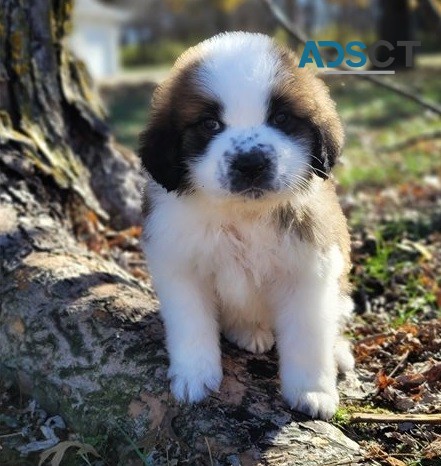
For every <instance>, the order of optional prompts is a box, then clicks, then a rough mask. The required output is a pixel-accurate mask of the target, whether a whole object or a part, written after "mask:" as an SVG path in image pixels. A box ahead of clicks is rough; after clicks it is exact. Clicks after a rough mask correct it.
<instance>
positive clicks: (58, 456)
mask: <svg viewBox="0 0 441 466" xmlns="http://www.w3.org/2000/svg"><path fill="white" fill-rule="evenodd" d="M71 447H74V448H77V449H78V451H77V455H87V454H89V453H90V454H92V455H93V456H95V457H96V458H100V455H99V454H98V452H97V451H96V450H95V448H93V447H92V445H89V444H87V443H81V442H78V441H68V440H66V441H65V442H60V443H59V444H57V445H55V446H54V447H52V448H49V449H48V450H46V451H44V452H43V453H42V454H41V455H40V461H39V462H38V466H41V465H42V464H43V463H44V462H45V461H47V460H48V459H49V457H50V456H51V455H54V456H53V458H52V459H51V466H59V465H60V463H61V460H62V459H63V457H64V455H65V454H66V451H67V450H68V449H69V448H71Z"/></svg>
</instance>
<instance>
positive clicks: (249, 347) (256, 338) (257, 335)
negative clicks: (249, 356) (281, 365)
mask: <svg viewBox="0 0 441 466" xmlns="http://www.w3.org/2000/svg"><path fill="white" fill-rule="evenodd" d="M224 336H225V338H226V339H227V340H228V341H231V343H235V344H236V345H237V346H238V347H239V348H243V349H245V350H246V351H249V352H250V353H257V354H260V353H266V352H267V351H269V350H270V349H271V348H272V347H273V346H274V335H273V332H272V331H271V330H270V329H265V328H262V327H260V326H251V325H250V326H249V327H240V326H238V327H232V328H229V329H228V330H224Z"/></svg>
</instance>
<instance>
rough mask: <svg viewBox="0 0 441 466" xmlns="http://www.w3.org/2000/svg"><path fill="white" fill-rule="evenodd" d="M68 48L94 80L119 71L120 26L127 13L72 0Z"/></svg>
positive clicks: (100, 4)
mask: <svg viewBox="0 0 441 466" xmlns="http://www.w3.org/2000/svg"><path fill="white" fill-rule="evenodd" d="M74 5H75V6H74V12H73V32H72V35H71V36H70V38H69V39H70V46H71V48H72V50H73V52H74V53H75V55H77V56H78V58H80V59H81V60H83V61H84V62H85V63H86V65H87V68H88V69H89V71H90V73H91V74H92V76H93V77H94V78H98V79H100V78H108V77H111V76H114V75H115V74H117V73H118V71H119V38H120V29H121V24H122V23H123V22H125V21H127V20H128V19H129V18H130V13H128V12H127V11H123V10H121V9H118V8H114V7H109V6H107V5H103V4H102V3H100V2H98V1H96V0H76V1H75V3H74Z"/></svg>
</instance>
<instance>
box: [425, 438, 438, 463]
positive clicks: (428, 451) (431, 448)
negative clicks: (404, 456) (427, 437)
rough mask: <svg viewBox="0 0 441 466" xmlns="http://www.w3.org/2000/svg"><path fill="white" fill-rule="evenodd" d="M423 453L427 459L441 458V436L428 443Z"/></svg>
mask: <svg viewBox="0 0 441 466" xmlns="http://www.w3.org/2000/svg"><path fill="white" fill-rule="evenodd" d="M422 454H423V457H424V458H427V459H435V458H441V437H439V438H437V439H436V440H434V441H433V442H431V443H429V445H426V446H425V447H424V448H423V451H422Z"/></svg>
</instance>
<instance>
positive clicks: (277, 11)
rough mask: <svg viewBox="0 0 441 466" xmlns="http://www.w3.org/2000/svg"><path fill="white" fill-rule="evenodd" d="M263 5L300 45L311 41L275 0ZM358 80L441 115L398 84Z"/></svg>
mask: <svg viewBox="0 0 441 466" xmlns="http://www.w3.org/2000/svg"><path fill="white" fill-rule="evenodd" d="M262 1H263V3H264V4H265V5H266V6H267V7H268V9H269V10H270V12H271V14H272V15H273V17H274V18H275V20H276V21H277V22H278V23H279V24H280V26H282V27H283V29H285V30H286V32H288V34H289V35H290V36H291V37H293V38H294V39H295V40H296V41H297V42H299V43H300V44H303V45H305V43H306V42H307V41H308V40H309V38H308V37H307V36H306V34H305V33H304V32H303V31H302V30H300V29H299V28H298V27H297V26H295V25H294V24H293V23H292V22H291V21H290V20H289V19H288V17H287V16H286V14H285V13H284V12H283V10H282V9H281V8H279V7H278V6H277V5H276V4H275V3H274V1H273V0H262ZM319 53H320V56H321V57H323V58H325V60H329V58H330V56H329V53H326V52H325V53H323V52H319ZM336 69H340V70H348V69H349V68H348V67H346V66H338V67H336ZM353 76H354V77H356V78H360V79H364V80H365V81H369V82H371V83H373V84H376V85H378V86H381V87H384V88H385V89H388V90H389V91H393V92H395V93H396V94H398V95H401V96H402V97H406V98H407V99H409V100H412V101H413V102H415V103H417V104H419V105H421V106H422V107H425V108H427V109H429V110H430V111H432V112H434V113H436V114H438V115H441V107H440V106H439V105H436V104H435V103H434V102H429V101H427V100H425V99H424V98H423V97H421V96H419V95H416V94H414V93H412V92H411V91H409V90H408V89H405V88H404V87H401V86H398V85H397V84H393V83H391V82H389V81H384V80H382V79H379V78H378V77H376V76H372V75H366V74H354V75H353Z"/></svg>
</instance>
